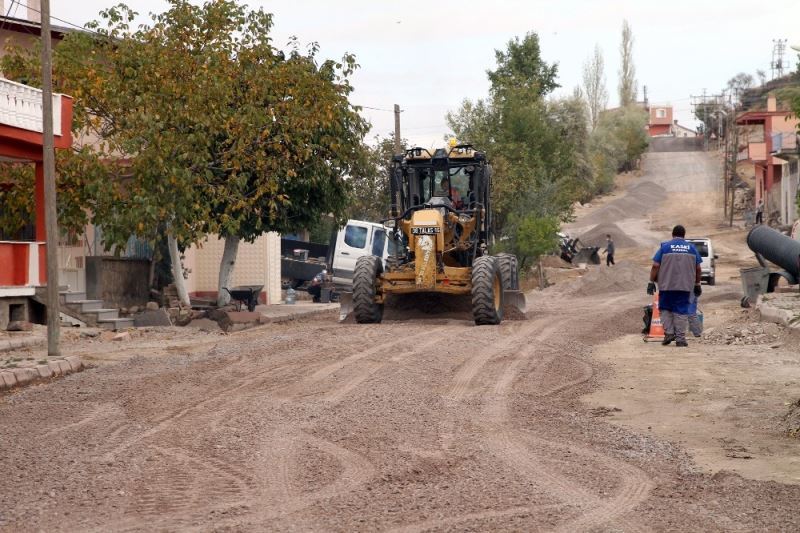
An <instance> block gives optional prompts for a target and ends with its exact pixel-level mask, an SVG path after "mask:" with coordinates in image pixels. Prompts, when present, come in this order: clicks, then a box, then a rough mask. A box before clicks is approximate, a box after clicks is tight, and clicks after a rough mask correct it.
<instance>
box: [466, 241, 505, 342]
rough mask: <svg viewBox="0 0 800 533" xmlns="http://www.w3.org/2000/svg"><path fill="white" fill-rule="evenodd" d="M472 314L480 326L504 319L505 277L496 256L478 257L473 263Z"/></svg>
mask: <svg viewBox="0 0 800 533" xmlns="http://www.w3.org/2000/svg"><path fill="white" fill-rule="evenodd" d="M472 316H473V318H474V319H475V324H476V325H478V326H484V325H496V324H499V323H500V322H502V320H503V279H502V275H501V274H500V267H499V265H498V261H497V259H496V258H494V257H490V256H483V257H478V258H477V259H475V261H474V262H473V263H472Z"/></svg>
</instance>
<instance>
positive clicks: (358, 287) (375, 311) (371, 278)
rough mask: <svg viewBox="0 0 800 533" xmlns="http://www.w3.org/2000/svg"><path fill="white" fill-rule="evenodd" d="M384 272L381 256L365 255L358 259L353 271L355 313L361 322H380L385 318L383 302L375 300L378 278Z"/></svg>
mask: <svg viewBox="0 0 800 533" xmlns="http://www.w3.org/2000/svg"><path fill="white" fill-rule="evenodd" d="M381 273H383V265H382V263H381V259H380V258H379V257H375V256H374V255H369V256H367V255H365V256H362V257H359V258H358V261H356V268H355V272H354V273H353V314H354V315H355V317H356V322H358V323H359V324H379V323H380V321H381V320H382V319H383V304H379V303H377V302H376V301H375V296H376V294H377V288H376V286H377V280H378V277H379V276H380V274H381Z"/></svg>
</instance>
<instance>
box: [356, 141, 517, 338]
mask: <svg viewBox="0 0 800 533" xmlns="http://www.w3.org/2000/svg"><path fill="white" fill-rule="evenodd" d="M491 173H492V171H491V166H490V165H489V163H488V162H487V161H486V157H485V155H484V154H483V153H482V152H479V151H477V150H475V149H474V148H473V147H472V146H471V145H469V144H456V143H451V144H450V146H448V147H447V148H441V149H437V150H435V151H434V152H433V153H431V152H430V151H429V150H427V149H425V148H412V149H410V150H407V151H406V152H405V153H404V154H402V155H397V156H395V157H394V158H393V160H392V164H391V171H390V175H389V180H390V187H389V188H390V194H391V207H390V210H389V218H388V219H386V220H384V221H383V224H384V226H385V227H386V228H387V232H388V237H389V255H388V258H387V259H386V260H385V261H384V260H382V259H381V258H380V257H377V256H374V255H373V256H363V257H360V258H359V259H358V261H357V262H356V266H355V271H354V273H353V293H352V310H353V313H354V315H355V318H356V321H357V322H359V323H362V324H364V323H377V322H380V321H381V319H382V318H383V308H384V303H385V301H386V299H387V297H389V296H390V295H395V294H409V293H441V294H449V295H471V301H472V316H473V318H474V320H475V324H478V325H483V324H499V323H500V322H501V321H502V320H503V307H504V305H511V306H514V307H517V308H519V309H522V308H524V305H525V298H524V295H523V294H522V293H521V292H520V291H519V273H518V268H517V258H516V257H515V256H513V255H511V254H498V255H494V256H493V255H489V252H488V248H489V239H490V236H491V228H492V215H491V205H490V192H491ZM342 305H343V309H342V311H343V313H345V314H346V313H347V312H348V311H349V309H347V308H348V307H349V302H347V301H343V302H342Z"/></svg>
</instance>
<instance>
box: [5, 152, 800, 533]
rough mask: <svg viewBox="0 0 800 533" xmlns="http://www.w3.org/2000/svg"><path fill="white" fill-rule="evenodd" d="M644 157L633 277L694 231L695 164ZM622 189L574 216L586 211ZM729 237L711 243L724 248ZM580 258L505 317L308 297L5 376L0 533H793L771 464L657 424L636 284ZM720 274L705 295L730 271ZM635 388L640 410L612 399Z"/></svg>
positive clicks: (702, 201) (655, 355)
mask: <svg viewBox="0 0 800 533" xmlns="http://www.w3.org/2000/svg"><path fill="white" fill-rule="evenodd" d="M646 168H647V173H646V174H645V175H644V176H643V177H641V178H636V179H635V180H632V181H631V183H629V186H635V185H638V184H641V183H643V182H647V183H650V186H651V187H653V186H654V187H656V188H658V187H661V188H663V189H664V194H663V195H661V196H662V197H663V198H666V199H667V200H663V199H662V201H663V202H664V204H663V205H666V207H662V208H661V209H660V210H655V209H653V210H652V211H653V212H652V213H651V214H644V213H641V214H640V213H639V212H638V211H635V210H633V209H631V210H630V211H631V212H632V213H633V215H634V216H633V217H630V218H628V217H626V214H625V213H624V212H623V213H622V214H621V215H617V216H616V218H613V219H612V220H611V221H612V222H616V223H618V225H619V227H620V228H624V229H626V231H629V234H630V235H631V236H632V238H633V239H635V240H636V242H637V243H639V244H640V246H639V247H630V248H625V249H622V250H620V253H619V258H620V259H621V260H622V265H621V267H622V268H620V269H619V270H618V271H614V273H613V275H617V276H621V277H620V278H619V279H623V281H624V280H638V279H640V278H641V276H643V275H645V276H646V274H645V273H644V272H645V267H644V265H646V263H647V257H649V255H650V254H652V249H651V248H652V245H653V244H654V243H657V242H658V240H660V239H663V238H664V235H665V234H664V229H663V228H664V227H667V226H671V224H672V223H673V220H674V219H675V218H676V217H683V218H685V219H687V220H688V221H686V223H687V225H688V224H693V223H694V224H698V225H699V224H705V226H706V227H707V228H715V227H716V218H715V217H717V216H718V215H717V214H715V213H716V208H715V205H714V202H713V198H714V189H715V184H716V176H717V175H718V174H716V173H713V170H714V162H713V160H711V159H709V158H708V156H706V155H705V154H702V153H688V154H686V153H680V154H675V153H657V154H650V155H649V156H648V160H647V161H646ZM681 176H683V177H681ZM699 177H702V178H703V179H702V180H701V179H699ZM653 191H656V192H658V191H657V190H656V189H651V190H650V192H649V193H648V194H651V193H652V194H655V193H654V192H653ZM641 192H642V191H640V193H641ZM656 196H658V195H657V194H656ZM624 198H625V193H620V194H618V195H616V196H615V197H612V198H609V199H607V200H606V201H604V202H599V203H598V205H597V206H595V207H593V208H592V209H591V210H586V212H582V213H580V215H581V217H582V219H583V220H586V219H588V218H589V217H590V216H591V217H593V219H592V220H597V222H594V223H593V224H599V223H601V222H602V220H603V217H604V216H606V215H604V214H603V210H604V209H606V210H607V211H606V214H607V213H609V212H611V211H610V210H613V209H615V207H614V206H611V207H608V206H609V205H611V204H613V203H614V202H617V201H618V200H619V201H620V202H622V201H623V200H624ZM670 199H671V200H673V201H671V202H670V201H669V200H670ZM676 199H677V200H676ZM710 199H711V200H710ZM654 201H655V200H654ZM709 203H710V205H708V204H709ZM616 205H617V207H618V206H619V205H620V203H617V204H616ZM654 207H656V206H654ZM591 226H592V224H586V225H585V227H586V228H588V227H591ZM576 227H577V226H576ZM627 228H630V230H628V229H627ZM719 231H723V230H719ZM730 235H733V233H730ZM729 238H730V246H729V245H728V244H722V245H721V247H722V249H723V250H730V251H732V250H734V249H737V250H738V248H737V246H739V245H737V244H736V237H735V236H731V237H729ZM725 242H728V241H725ZM726 247H727V248H726ZM731 253H732V252H731ZM737 253H738V252H737ZM736 260H737V261H739V260H742V261H743V260H744V255H742V256H741V258H738V256H737V259H736ZM626 262H627V265H628V266H625V263H626ZM727 268H728V269H729V270H727V271H726V273H725V274H724V275H725V276H734V274H733V272H734V271H735V269H734V268H733V266H730V267H727ZM723 270H724V269H723ZM603 275H606V274H605V273H603V272H600V273H599V274H597V276H598V277H596V278H595V282H593V283H588V282H587V281H586V280H590V281H591V280H592V279H593V278H591V277H590V276H589V275H588V274H587V277H586V279H583V280H577V281H574V282H570V283H565V284H563V285H562V284H559V285H556V286H555V287H552V288H550V289H547V290H545V291H541V292H539V293H536V294H532V295H531V297H530V299H529V310H528V313H527V319H526V320H513V321H506V322H504V323H503V324H502V325H501V326H499V327H475V326H474V325H472V323H471V322H470V320H469V318H468V317H463V318H457V317H455V318H454V317H449V316H448V317H441V316H430V317H420V318H415V319H412V320H406V321H385V322H384V323H383V324H380V325H369V326H366V325H365V326H362V325H357V324H338V323H337V322H336V315H335V314H334V313H331V314H330V315H324V316H320V317H315V318H313V319H308V320H298V321H295V322H292V323H286V324H273V325H269V326H266V327H264V328H263V329H258V330H250V331H248V332H244V333H242V334H237V335H231V336H227V337H222V338H209V339H206V340H205V341H204V342H203V343H201V344H198V345H197V346H189V345H186V343H183V344H181V345H180V346H179V347H177V348H175V347H173V348H172V349H170V350H166V349H165V350H163V352H162V353H155V352H154V351H153V348H149V349H148V353H147V354H146V355H145V356H133V357H129V358H127V359H124V358H122V357H120V356H119V354H118V355H117V356H115V359H116V360H120V359H124V360H122V361H121V362H115V363H114V364H108V365H98V366H97V367H96V368H94V369H90V370H87V371H84V372H82V373H79V374H75V375H71V376H69V377H66V378H64V379H62V380H60V381H54V382H52V383H48V384H44V385H40V386H35V387H30V388H28V389H23V390H21V391H18V392H15V393H13V394H7V395H5V396H3V397H0V473H2V476H3V479H2V484H0V530H3V531H42V530H44V531H159V530H164V531H175V530H181V531H265V530H269V531H309V530H314V531H376V530H382V531H409V532H410V531H454V530H458V531H463V530H470V531H473V530H513V531H565V532H572V531H650V530H653V531H666V530H671V531H686V530H702V531H756V530H757V531H766V530H770V531H793V530H796V528H797V518H796V511H797V502H798V501H800V486H798V485H796V484H793V483H789V482H787V481H789V480H788V479H786V477H787V476H783V477H782V478H781V481H783V482H776V481H769V480H758V479H752V477H754V476H749V477H744V476H742V475H739V474H737V473H735V472H734V471H731V470H730V469H724V470H719V469H717V470H714V469H712V468H708V467H707V465H703V464H701V463H698V462H697V456H696V453H695V452H694V451H693V448H692V446H693V443H692V442H689V443H684V444H683V445H681V444H678V443H676V441H677V440H679V439H676V438H675V435H674V434H673V433H671V432H670V428H671V427H674V426H676V425H680V424H681V423H682V422H681V421H682V418H681V416H679V415H677V414H675V412H673V411H674V409H673V407H672V404H671V403H670V402H671V399H670V398H668V397H666V396H665V397H664V398H661V396H660V395H662V392H663V389H664V388H665V387H663V386H661V384H659V383H655V384H650V385H648V384H646V383H644V382H643V381H642V374H643V373H646V372H648V368H649V367H647V366H646V365H643V364H642V360H644V358H649V359H650V360H651V361H653V362H657V363H658V364H657V365H653V368H655V367H656V366H658V367H659V368H661V371H663V372H667V371H671V372H673V373H674V372H677V370H676V369H675V368H674V367H671V366H670V364H669V361H670V360H671V354H672V353H674V352H668V351H664V350H662V351H661V352H659V351H658V350H657V349H656V347H654V346H646V349H645V347H643V346H642V345H643V343H641V340H640V338H639V340H638V343H637V344H636V345H633V344H630V339H632V338H633V337H631V334H633V333H635V332H637V331H638V329H639V328H640V315H641V305H643V302H646V300H647V297H646V296H645V295H644V286H643V285H635V286H634V283H633V281H631V282H627V281H626V282H621V283H617V282H614V279H612V278H609V277H608V276H606V277H603ZM625 276H628V277H625ZM603 280H605V282H604V281H603ZM721 281H723V282H722V283H721V285H720V287H716V288H714V291H720V292H719V294H723V293H724V291H725V290H728V291H730V290H731V289H730V287H731V286H732V284H734V283H735V280H732V281H725V280H721ZM603 283H605V285H603ZM726 283H727V284H728V287H727V289H726ZM604 287H605V288H604ZM709 292H711V291H709ZM722 301H723V302H724V301H725V299H724V298H722ZM729 304H730V302H728V304H727V305H729ZM737 312H738V311H737ZM723 318H724V317H723V315H722V314H720V315H719V319H720V320H723ZM728 318H730V317H728ZM728 318H725V320H727V319H728ZM634 337H635V335H634ZM615 343H616V344H615ZM629 344H630V346H629ZM702 346H707V348H702V347H701V345H700V344H698V343H693V344H692V348H690V350H694V352H691V353H692V354H693V355H696V356H697V358H698V359H699V358H701V357H703V355H704V353H705V352H704V350H708V351H710V350H713V349H715V346H714V345H713V344H707V345H702ZM659 348H661V347H659ZM615 350H616V351H615ZM665 350H666V349H665ZM673 350H675V348H673ZM637 351H640V352H641V353H639V354H638V355H637ZM617 352H619V353H624V354H625V357H620V358H615V357H614V354H615V353H617ZM687 353H688V352H687ZM709 353H710V352H709ZM731 357H732V356H731ZM785 357H786V359H785V360H786V361H790V360H791V357H790V356H788V355H787V356H785ZM794 357H795V360H796V356H794ZM684 359H688V358H687V357H684ZM712 363H713V361H709V360H703V363H702V364H704V365H711V366H712V367H713V365H712ZM681 364H689V363H687V362H686V361H683V362H682V363H681ZM788 366H791V364H789V363H787V367H788ZM792 368H794V367H792ZM632 369H635V370H636V371H635V372H633V370H632ZM713 371H714V369H713V368H710V369H709V372H713ZM654 377H655V374H654ZM635 379H637V380H638V381H635V385H633V384H632V383H634V380H635ZM634 386H635V387H636V389H635V390H631V389H630V387H634ZM670 386H672V385H670ZM784 389H786V387H784ZM784 389H781V390H780V391H779V394H780V395H781V397H783V395H787V394H788V393H789V392H790V391H787V390H784ZM609 391H611V393H610V392H609ZM614 391H617V394H613V392H614ZM629 391H630V392H631V393H632V394H629ZM602 394H608V396H603V397H602V398H601V399H600V400H597V399H592V398H593V397H594V396H595V395H602ZM637 394H638V395H639V396H637ZM763 394H764V396H765V397H766V396H772V395H774V394H777V393H774V391H769V390H766V389H765V391H764V393H763ZM650 396H653V397H654V398H656V399H651V400H650V402H649V403H647V404H642V405H645V406H646V408H645V409H642V411H643V412H646V413H645V414H644V415H642V413H641V412H640V413H639V415H638V416H639V417H638V418H637V416H635V413H633V412H631V413H629V410H631V411H634V409H633V406H636V405H639V403H637V402H639V400H642V399H643V398H647V397H650ZM625 398H627V401H628V403H627V404H625V405H623V404H622V402H621V401H620V402H619V403H618V404H617V405H620V406H622V411H621V412H620V411H616V410H615V409H619V407H609V406H610V405H614V404H609V403H608V402H609V401H614V402H616V401H618V400H620V399H625ZM598 402H599V403H598ZM745 408H746V407H745ZM661 409H669V410H670V413H671V414H670V416H669V417H665V418H669V419H670V420H671V422H670V423H667V424H666V425H665V424H660V423H659V422H660V420H661V416H660V410H661ZM722 411H723V412H722V414H721V415H720V416H729V415H730V413H728V414H727V415H726V413H725V412H724V411H725V410H724V409H722ZM618 414H623V415H626V416H627V415H629V414H630V416H628V419H624V420H616V419H615V418H616V417H617V415H618ZM687 416H688V415H687ZM643 417H650V418H651V420H652V422H651V424H649V426H650V427H647V426H645V425H643V424H642V423H641V420H642V419H643ZM700 423H701V422H700V421H697V420H696V421H695V424H700ZM704 424H705V425H704V426H703V427H705V431H706V434H712V433H713V432H714V431H715V427H714V424H713V420H706V421H705V422H704ZM662 426H663V427H662ZM698 427H699V426H698ZM698 431H700V430H696V432H698ZM739 431H744V432H745V433H746V432H747V429H746V428H745V429H741V428H740V429H739ZM762 433H764V435H762V437H763V438H771V439H774V440H775V442H778V441H779V440H780V439H781V436H780V435H779V432H778V431H777V430H775V431H772V433H770V432H769V431H767V430H766V429H763V430H762ZM784 442H785V443H786V446H787V447H791V444H792V443H791V442H789V441H784ZM794 442H796V441H794ZM794 449H795V450H796V449H797V448H796V447H795V448H794ZM778 463H780V461H778ZM775 468H777V469H784V466H783V465H782V464H777V465H775Z"/></svg>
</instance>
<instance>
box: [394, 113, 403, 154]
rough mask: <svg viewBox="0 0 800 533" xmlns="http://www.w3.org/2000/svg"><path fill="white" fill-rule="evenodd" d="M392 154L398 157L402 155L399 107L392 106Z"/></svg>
mask: <svg viewBox="0 0 800 533" xmlns="http://www.w3.org/2000/svg"><path fill="white" fill-rule="evenodd" d="M394 153H395V155H400V154H402V153H403V147H402V146H401V145H400V106H399V105H397V104H394Z"/></svg>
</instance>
